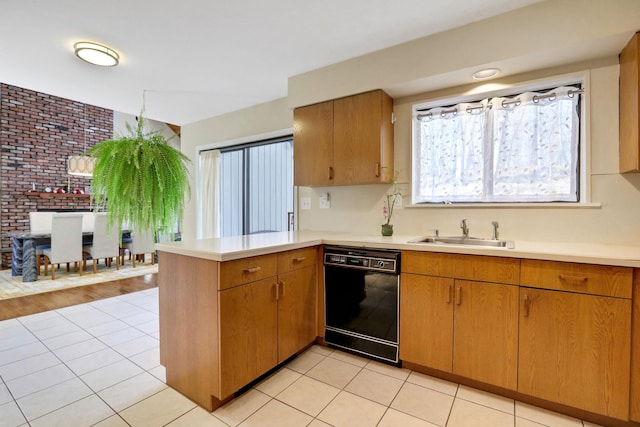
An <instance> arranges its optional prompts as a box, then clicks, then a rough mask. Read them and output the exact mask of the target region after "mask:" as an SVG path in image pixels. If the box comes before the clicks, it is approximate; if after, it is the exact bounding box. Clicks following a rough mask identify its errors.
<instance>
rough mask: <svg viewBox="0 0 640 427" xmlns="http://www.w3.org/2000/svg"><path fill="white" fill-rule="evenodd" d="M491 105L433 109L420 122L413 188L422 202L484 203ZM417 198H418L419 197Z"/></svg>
mask: <svg viewBox="0 0 640 427" xmlns="http://www.w3.org/2000/svg"><path fill="white" fill-rule="evenodd" d="M486 105H487V101H486V100H485V101H482V102H480V103H474V104H458V105H455V106H453V107H438V108H432V109H430V110H429V111H427V112H426V113H425V114H421V115H420V116H421V117H420V118H421V121H420V129H419V132H420V144H419V145H418V153H417V156H414V161H415V162H417V164H415V165H414V170H419V171H420V175H419V176H418V177H417V182H415V183H414V186H413V188H415V189H417V190H418V191H417V197H418V199H419V200H420V201H435V202H444V201H458V200H465V201H466V200H481V199H482V194H483V191H484V184H483V182H484V168H485V162H484V158H485V150H486V147H485V133H486V121H487V116H486V114H485V110H486ZM415 196H416V195H414V197H415Z"/></svg>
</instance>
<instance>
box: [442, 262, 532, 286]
mask: <svg viewBox="0 0 640 427" xmlns="http://www.w3.org/2000/svg"><path fill="white" fill-rule="evenodd" d="M453 275H454V277H455V278H456V279H467V280H475V281H477V282H494V283H506V284H510V285H517V284H518V282H519V279H520V259H519V258H502V257H493V256H482V255H456V262H455V269H454V272H453Z"/></svg>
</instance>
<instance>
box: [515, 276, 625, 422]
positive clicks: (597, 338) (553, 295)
mask: <svg viewBox="0 0 640 427" xmlns="http://www.w3.org/2000/svg"><path fill="white" fill-rule="evenodd" d="M630 326H631V301H630V300H628V299H620V298H612V297H602V296H595V295H587V294H578V293H570V292H558V291H550V290H541V289H532V288H524V287H523V288H521V289H520V349H519V353H518V354H519V362H518V363H519V368H518V371H519V377H518V391H519V392H521V393H525V394H528V395H531V396H535V397H539V398H541V399H545V400H549V401H552V402H557V403H561V404H564V405H568V406H572V407H575V408H580V409H584V410H586V411H590V412H595V413H598V414H603V415H606V416H609V417H613V418H618V419H623V420H624V419H628V416H629V354H630V343H631V338H630V334H631V332H630Z"/></svg>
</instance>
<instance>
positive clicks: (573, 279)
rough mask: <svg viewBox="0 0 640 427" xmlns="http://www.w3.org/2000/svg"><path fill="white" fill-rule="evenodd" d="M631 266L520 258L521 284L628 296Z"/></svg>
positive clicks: (592, 293) (631, 277) (629, 295)
mask: <svg viewBox="0 0 640 427" xmlns="http://www.w3.org/2000/svg"><path fill="white" fill-rule="evenodd" d="M632 280H633V269H632V268H630V267H614V266H609V265H593V264H580V263H571V262H559V261H540V260H530V259H523V260H522V270H521V275H520V284H521V285H522V286H530V287H534V288H543V289H555V290H560V291H571V292H579V293H584V294H591V295H603V296H611V297H618V298H627V299H630V298H631V286H632Z"/></svg>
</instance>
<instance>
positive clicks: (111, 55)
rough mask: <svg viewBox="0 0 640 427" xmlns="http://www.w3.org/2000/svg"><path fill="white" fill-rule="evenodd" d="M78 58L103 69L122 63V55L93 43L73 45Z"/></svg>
mask: <svg viewBox="0 0 640 427" xmlns="http://www.w3.org/2000/svg"><path fill="white" fill-rule="evenodd" d="M73 48H74V50H75V54H76V56H77V57H78V58H80V59H82V60H83V61H85V62H88V63H89V64H93V65H100V66H101V67H114V66H116V65H118V62H119V61H120V55H118V52H116V51H115V50H113V49H111V48H108V47H106V46H102V45H101V44H97V43H92V42H77V43H76V44H74V45H73Z"/></svg>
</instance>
